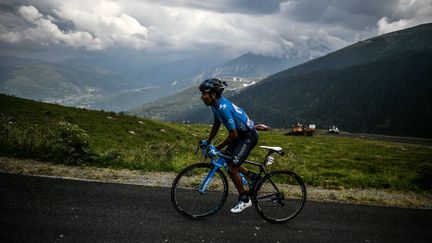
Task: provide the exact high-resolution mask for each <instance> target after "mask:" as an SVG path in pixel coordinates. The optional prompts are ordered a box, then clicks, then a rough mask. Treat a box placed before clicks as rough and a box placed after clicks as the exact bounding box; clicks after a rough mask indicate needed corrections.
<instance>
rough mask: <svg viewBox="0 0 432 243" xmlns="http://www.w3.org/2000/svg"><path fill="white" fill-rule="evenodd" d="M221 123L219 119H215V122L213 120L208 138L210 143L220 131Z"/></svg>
mask: <svg viewBox="0 0 432 243" xmlns="http://www.w3.org/2000/svg"><path fill="white" fill-rule="evenodd" d="M220 125H221V122H220V121H219V120H216V119H215V120H214V122H213V126H212V129H211V131H210V135H209V137H208V139H207V141H208V143H209V144H210V143H211V141H212V140H213V138H214V137H216V134H217V133H218V131H219V127H220Z"/></svg>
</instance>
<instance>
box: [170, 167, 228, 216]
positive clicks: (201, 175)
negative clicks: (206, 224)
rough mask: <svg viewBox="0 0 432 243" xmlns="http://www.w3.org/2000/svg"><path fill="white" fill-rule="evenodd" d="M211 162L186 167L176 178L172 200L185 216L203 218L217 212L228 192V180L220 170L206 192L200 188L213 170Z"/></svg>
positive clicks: (172, 190)
mask: <svg viewBox="0 0 432 243" xmlns="http://www.w3.org/2000/svg"><path fill="white" fill-rule="evenodd" d="M211 169H212V167H211V166H210V164H196V165H192V166H190V167H188V168H186V169H185V170H184V171H182V172H181V173H180V174H179V175H178V176H177V178H176V179H175V180H174V183H173V186H172V188H171V201H172V203H173V205H174V208H175V209H176V210H177V211H178V212H179V213H180V214H182V215H183V216H186V217H188V218H192V219H198V218H203V217H206V216H209V215H212V214H214V213H216V212H217V211H218V210H219V209H220V208H221V207H222V205H223V203H224V202H225V200H226V197H227V194H228V182H227V180H226V177H225V176H224V175H223V173H222V172H221V171H220V170H219V171H217V173H215V175H214V176H213V178H212V180H211V182H210V183H209V184H208V186H207V189H206V190H205V191H204V192H200V191H199V188H200V186H201V184H202V183H203V181H204V179H205V178H206V176H207V175H208V173H209V172H210V171H211Z"/></svg>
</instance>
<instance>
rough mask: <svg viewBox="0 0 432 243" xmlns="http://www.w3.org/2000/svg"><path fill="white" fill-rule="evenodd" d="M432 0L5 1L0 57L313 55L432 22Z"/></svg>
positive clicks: (0, 5)
mask: <svg viewBox="0 0 432 243" xmlns="http://www.w3.org/2000/svg"><path fill="white" fill-rule="evenodd" d="M431 13H432V0H285V1H279V0H211V1H210V0H209V1H203V0H166V1H159V0H118V1H111V0H68V1H61V0H16V1H14V0H12V1H11V0H0V55H2V54H11V53H6V52H13V51H16V52H20V53H21V54H22V53H26V52H28V53H32V52H38V51H39V52H43V51H48V50H50V51H53V50H59V51H63V52H65V53H66V52H77V53H101V52H113V51H116V52H122V51H124V52H133V53H142V54H153V55H170V54H176V55H184V56H193V55H221V56H226V57H236V56H239V55H241V54H244V53H246V52H254V53H257V54H265V55H269V56H279V57H281V56H285V57H286V56H290V55H305V56H308V57H310V58H313V57H316V56H320V55H322V54H324V53H327V52H329V51H333V50H337V49H339V48H342V47H344V46H347V45H349V44H352V43H355V42H357V41H359V40H363V39H366V38H370V37H373V36H376V35H380V34H384V33H388V32H391V31H395V30H400V29H404V28H408V27H411V26H415V25H418V24H422V23H429V22H432V14H431Z"/></svg>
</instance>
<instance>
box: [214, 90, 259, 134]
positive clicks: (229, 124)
mask: <svg viewBox="0 0 432 243" xmlns="http://www.w3.org/2000/svg"><path fill="white" fill-rule="evenodd" d="M212 111H213V114H214V119H215V122H222V123H223V124H224V125H225V127H226V128H227V129H228V131H231V130H233V129H237V132H247V131H249V130H251V129H253V128H254V122H253V121H252V120H251V119H249V117H248V116H247V115H246V112H244V110H243V109H242V108H240V107H238V106H236V105H234V104H233V103H232V102H231V101H229V100H227V99H225V98H224V97H221V98H219V99H218V100H217V101H216V104H215V105H214V106H213V107H212Z"/></svg>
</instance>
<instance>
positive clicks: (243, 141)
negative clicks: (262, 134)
mask: <svg viewBox="0 0 432 243" xmlns="http://www.w3.org/2000/svg"><path fill="white" fill-rule="evenodd" d="M257 143H258V133H257V131H256V130H255V129H252V130H250V131H247V132H243V133H240V134H238V136H237V137H236V139H235V140H234V141H232V142H231V143H230V144H228V147H227V149H226V151H225V153H226V154H228V155H230V156H233V160H232V161H229V160H228V161H227V162H228V164H229V165H231V166H240V165H241V164H242V163H243V162H244V161H245V160H246V158H247V157H248V156H249V154H250V152H251V151H252V149H253V148H254V147H255V145H257Z"/></svg>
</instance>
